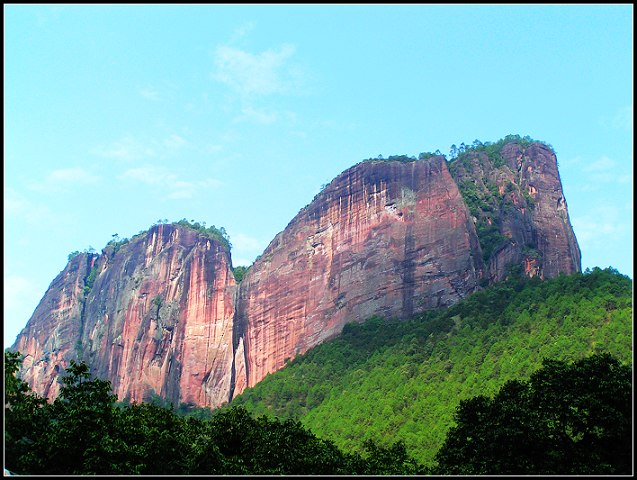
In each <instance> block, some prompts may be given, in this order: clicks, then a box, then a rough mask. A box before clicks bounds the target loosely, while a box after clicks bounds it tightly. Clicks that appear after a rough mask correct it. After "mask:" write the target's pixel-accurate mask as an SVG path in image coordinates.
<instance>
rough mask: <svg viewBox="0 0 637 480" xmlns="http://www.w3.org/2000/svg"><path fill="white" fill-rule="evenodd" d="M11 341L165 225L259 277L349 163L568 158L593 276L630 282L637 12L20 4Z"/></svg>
mask: <svg viewBox="0 0 637 480" xmlns="http://www.w3.org/2000/svg"><path fill="white" fill-rule="evenodd" d="M4 14H5V16H4V27H5V36H4V67H5V68H4V72H5V74H4V99H5V101H4V139H5V144H4V299H5V301H4V325H5V326H4V336H5V340H4V343H5V347H6V346H9V345H11V344H12V343H13V341H14V340H15V336H16V335H17V334H18V333H19V331H20V330H21V329H22V328H23V327H24V326H25V325H26V322H27V320H28V319H29V317H30V316H31V314H32V312H33V310H34V309H35V307H36V306H37V304H38V302H39V301H40V299H41V298H42V296H43V295H44V293H45V291H46V289H47V288H48V286H49V284H50V282H51V281H52V280H53V279H54V278H55V276H56V275H57V274H58V273H59V272H60V271H61V270H62V269H63V268H64V267H65V265H66V262H67V256H68V254H69V253H70V252H72V251H76V250H79V251H82V250H85V249H88V248H89V247H92V248H94V249H95V250H97V251H100V250H101V249H102V248H103V247H104V246H105V245H106V243H107V242H108V241H109V240H111V238H112V235H113V234H115V233H117V234H118V235H119V237H120V238H123V237H130V236H132V235H135V234H137V233H138V232H140V231H142V230H146V229H148V228H149V227H150V226H151V225H152V224H153V223H155V222H156V221H157V220H159V219H168V220H169V221H176V220H179V219H181V218H187V219H189V220H190V219H195V220H197V221H199V222H206V223H207V225H216V226H217V227H224V228H225V229H226V230H227V232H228V234H229V236H230V241H231V242H232V244H233V249H232V256H233V263H234V265H235V266H237V265H242V264H249V263H251V262H252V261H253V260H254V259H255V257H256V256H257V255H259V254H260V253H261V252H262V251H263V249H264V248H265V247H266V246H267V244H268V243H269V241H270V240H271V239H272V238H273V237H274V236H275V235H276V233H278V232H279V231H281V230H283V229H284V228H285V226H286V225H287V224H288V222H289V221H290V220H291V219H292V218H293V217H294V215H296V213H298V211H299V210H300V209H301V208H302V207H304V206H305V205H307V204H308V203H309V202H310V201H311V200H312V198H313V197H314V196H315V195H316V193H318V191H319V190H320V188H321V186H322V185H323V184H325V183H328V182H329V181H330V180H332V179H333V178H334V177H335V176H336V175H338V174H339V173H341V172H342V171H343V170H345V169H346V168H348V167H350V166H352V165H354V164H355V163H357V162H359V161H361V160H363V159H365V158H369V157H376V156H378V155H383V156H385V157H387V156H389V155H402V154H405V155H416V156H417V155H418V154H419V153H420V152H429V151H435V150H437V149H439V150H440V151H441V152H442V153H448V152H449V147H450V146H451V145H452V144H456V145H459V144H460V143H462V142H464V143H466V144H470V143H471V142H473V141H474V140H475V139H479V140H481V141H483V142H485V141H497V140H499V139H500V138H502V137H504V136H506V135H508V134H519V135H522V136H525V135H529V136H531V137H532V138H535V139H538V140H542V141H545V142H547V143H550V144H551V145H552V146H553V147H554V149H555V150H556V153H557V158H558V162H559V166H560V174H561V179H562V185H563V189H564V193H565V196H566V200H567V204H568V208H569V214H570V218H571V222H572V224H573V227H574V229H575V234H576V236H577V238H578V241H579V244H580V248H581V249H582V268H583V269H586V268H587V267H591V268H592V267H595V266H599V267H602V268H605V267H608V266H613V267H615V268H617V269H618V270H619V271H620V272H622V273H624V274H627V275H629V276H630V277H631V278H632V276H633V272H632V264H633V207H632V205H633V167H632V163H633V7H632V5H562V6H558V5H535V6H534V5H510V6H486V5H374V4H372V5H346V6H343V5H320V4H316V5H312V4H305V5H296V6H295V5H187V6H181V5H157V6H146V5H139V6H128V5H84V6H72V5H65V6H59V5H5V6H4Z"/></svg>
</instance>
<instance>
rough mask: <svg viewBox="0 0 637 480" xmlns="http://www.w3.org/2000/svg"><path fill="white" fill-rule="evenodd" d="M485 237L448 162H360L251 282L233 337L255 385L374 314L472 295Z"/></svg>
mask: <svg viewBox="0 0 637 480" xmlns="http://www.w3.org/2000/svg"><path fill="white" fill-rule="evenodd" d="M480 257H481V256H480V252H479V246H478V239H477V236H476V233H475V229H474V227H473V224H472V222H471V218H470V216H469V212H468V210H467V208H466V206H465V205H464V202H463V200H462V196H461V195H460V192H459V191H458V188H457V187H456V184H455V182H454V181H453V179H452V178H451V175H450V174H449V170H448V169H447V165H446V162H445V160H444V158H443V157H440V156H439V157H433V158H430V159H428V160H422V161H412V162H400V161H389V162H388V161H375V162H362V163H359V164H358V165H356V166H354V167H352V168H350V169H349V170H347V171H345V172H344V173H342V174H341V175H339V176H338V177H337V178H336V179H335V180H333V181H332V182H331V183H330V184H329V185H328V186H327V187H326V188H325V190H323V191H322V192H321V193H320V194H319V195H318V196H317V197H316V198H315V199H314V201H313V202H312V203H311V204H310V205H309V206H307V207H306V208H304V209H303V210H301V212H300V213H299V214H298V215H297V216H296V217H295V218H294V219H293V220H292V221H291V222H290V224H289V225H288V226H287V228H286V229H285V230H284V231H283V232H281V233H280V234H278V235H277V236H276V238H275V239H274V240H273V241H272V242H271V243H270V245H269V246H268V247H267V248H266V250H265V251H264V252H263V255H262V256H261V257H260V258H259V259H258V260H257V261H256V262H255V263H254V265H253V266H252V268H251V269H250V270H249V271H248V273H247V274H246V276H245V277H244V279H243V281H242V283H241V285H240V289H239V298H238V309H237V315H236V326H235V332H236V334H235V335H236V338H235V341H240V340H241V341H243V345H244V354H245V358H243V359H239V360H240V361H243V362H245V365H246V370H247V385H248V386H252V385H254V384H255V383H256V382H258V381H259V380H260V379H261V378H263V377H264V376H265V375H266V374H267V373H269V372H273V371H275V370H277V369H279V368H281V367H282V366H283V365H284V364H285V361H286V360H289V359H291V358H293V357H294V356H295V355H297V354H299V353H303V352H305V351H307V350H308V349H310V348H311V347H313V346H315V345H317V344H319V343H321V342H322V341H324V340H326V339H328V338H331V337H334V336H335V335H338V334H339V333H340V331H341V330H342V328H343V325H344V324H345V323H347V322H349V321H352V320H357V319H359V320H362V319H366V318H369V317H371V316H373V315H381V316H384V317H386V318H389V317H402V318H405V317H409V316H411V315H413V314H414V313H417V312H421V311H423V310H425V309H431V308H437V307H445V306H448V305H451V304H453V303H455V302H457V301H458V300H460V299H461V298H463V297H465V296H467V295H468V294H470V293H471V292H473V291H474V290H475V288H476V286H477V280H478V277H479V274H480V271H481V269H482V262H481V261H480Z"/></svg>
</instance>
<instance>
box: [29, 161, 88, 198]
mask: <svg viewBox="0 0 637 480" xmlns="http://www.w3.org/2000/svg"><path fill="white" fill-rule="evenodd" d="M98 180H99V178H98V177H97V176H95V175H93V174H92V173H90V172H89V171H87V170H86V169H84V168H81V167H74V168H60V169H57V170H53V171H51V172H49V173H48V174H47V175H46V177H45V178H44V179H43V180H42V181H39V182H34V183H31V184H30V185H29V188H30V189H31V190H35V191H39V192H62V191H68V190H71V189H73V188H76V187H82V186H85V185H89V184H94V183H97V182H98Z"/></svg>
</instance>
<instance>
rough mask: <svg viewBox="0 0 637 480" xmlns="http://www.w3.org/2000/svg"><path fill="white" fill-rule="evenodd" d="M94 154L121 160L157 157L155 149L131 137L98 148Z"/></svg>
mask: <svg viewBox="0 0 637 480" xmlns="http://www.w3.org/2000/svg"><path fill="white" fill-rule="evenodd" d="M93 153H94V154H95V155H98V156H100V157H106V158H115V159H119V160H139V159H142V158H148V157H154V156H155V155H156V152H155V149H154V148H152V147H151V146H150V145H148V144H146V143H143V142H140V141H139V140H137V139H135V138H133V137H131V136H126V137H124V138H121V139H119V140H116V141H114V142H112V143H111V144H109V145H106V146H100V147H97V148H95V149H94V150H93Z"/></svg>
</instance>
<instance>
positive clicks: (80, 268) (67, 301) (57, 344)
mask: <svg viewBox="0 0 637 480" xmlns="http://www.w3.org/2000/svg"><path fill="white" fill-rule="evenodd" d="M94 262H95V256H93V255H89V254H86V253H83V254H80V255H77V256H75V257H73V258H72V259H71V260H70V261H69V263H68V264H67V266H66V268H65V269H64V270H63V271H62V272H61V273H60V274H59V275H58V276H57V277H56V278H55V279H54V280H53V282H51V285H50V286H49V289H48V290H47V292H46V294H45V295H44V298H43V299H42V300H41V301H40V303H39V304H38V306H37V307H36V309H35V311H34V312H33V315H32V316H31V319H30V320H29V322H28V323H27V325H26V327H24V329H23V330H22V332H21V333H20V335H19V336H18V337H17V339H16V342H15V343H14V345H13V347H12V348H11V349H12V350H14V351H15V350H17V351H20V352H21V353H22V354H23V357H24V358H23V362H22V366H21V370H20V376H21V377H22V379H23V380H24V381H25V382H27V383H28V384H29V386H30V387H31V388H32V389H33V390H34V391H36V392H37V393H38V394H40V395H42V396H44V397H47V398H55V397H57V395H58V394H59V391H60V385H59V384H58V382H57V377H58V374H59V373H60V370H61V369H63V368H64V367H65V366H67V365H68V364H69V361H70V360H72V359H76V358H77V352H76V343H77V341H78V340H79V338H80V332H81V329H82V299H83V289H84V281H85V279H86V278H87V276H88V273H89V271H90V270H91V268H92V266H93V263H94Z"/></svg>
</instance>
